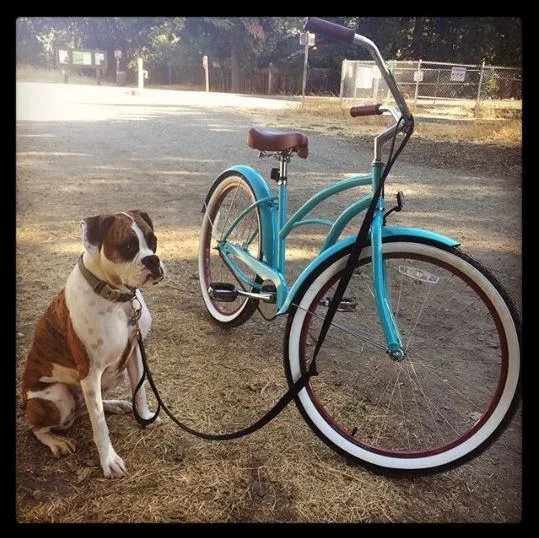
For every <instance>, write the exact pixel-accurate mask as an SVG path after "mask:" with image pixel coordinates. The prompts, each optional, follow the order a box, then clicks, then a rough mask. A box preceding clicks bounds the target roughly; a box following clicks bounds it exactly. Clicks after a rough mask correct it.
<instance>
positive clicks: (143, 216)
mask: <svg viewBox="0 0 539 538" xmlns="http://www.w3.org/2000/svg"><path fill="white" fill-rule="evenodd" d="M128 213H135V214H136V215H138V216H139V217H140V218H141V219H142V220H143V221H145V222H146V223H147V224H148V226H149V227H150V228H151V229H152V232H153V222H152V219H151V218H150V215H148V213H146V211H141V210H140V209H131V210H130V211H128Z"/></svg>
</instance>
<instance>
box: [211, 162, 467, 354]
mask: <svg viewBox="0 0 539 538" xmlns="http://www.w3.org/2000/svg"><path fill="white" fill-rule="evenodd" d="M382 170H383V163H373V166H372V169H371V171H370V173H367V174H359V175H355V176H353V177H350V178H346V179H343V180H340V181H337V182H335V183H332V184H330V185H329V186H327V187H325V188H324V189H322V190H320V191H319V192H317V193H315V194H314V195H313V196H312V197H311V198H309V199H308V200H307V201H306V202H305V203H304V204H303V205H302V206H301V207H300V208H299V209H297V211H296V212H295V213H294V214H293V215H292V216H291V217H290V218H288V219H287V186H286V183H282V184H281V185H279V190H278V193H277V194H273V193H272V192H271V191H270V189H269V187H268V184H267V182H266V180H265V179H264V178H263V177H262V176H261V175H260V174H259V173H258V172H257V171H256V170H254V169H253V168H250V167H248V166H234V167H231V168H229V169H227V170H225V172H223V175H224V174H227V173H229V172H231V171H235V172H239V173H241V174H242V175H243V176H244V177H245V179H246V180H247V181H248V182H249V184H250V185H251V187H252V188H253V191H254V192H255V193H256V196H257V200H256V202H254V203H253V204H251V205H250V206H248V207H247V208H246V209H245V210H244V211H243V212H242V213H241V214H240V215H238V217H237V218H236V219H235V220H234V221H233V222H231V223H230V224H229V226H228V227H227V228H226V230H225V231H224V232H223V235H222V237H221V239H220V241H219V245H218V249H219V252H220V254H221V256H222V258H223V260H224V261H225V263H226V264H227V265H228V266H229V268H230V270H231V271H233V272H234V274H236V276H237V277H238V278H239V279H240V280H241V281H243V282H244V283H245V284H247V285H248V286H250V287H253V288H255V289H256V288H258V289H259V288H260V284H259V283H257V282H255V281H254V280H252V279H250V278H249V277H247V275H245V274H244V272H243V271H242V270H240V268H239V267H238V265H237V263H236V261H235V260H239V261H241V262H242V263H243V264H244V265H245V266H247V267H248V268H249V269H250V270H252V271H253V272H254V273H256V274H257V275H259V276H260V277H261V278H262V279H263V280H270V281H272V282H273V283H274V284H275V288H276V297H275V301H276V307H277V313H276V315H277V316H279V315H283V314H286V313H287V312H288V310H289V308H290V306H291V304H292V302H293V298H294V295H295V294H296V292H297V290H298V289H299V287H300V286H301V284H302V283H303V281H304V280H305V279H306V278H307V277H308V275H309V274H310V273H311V272H312V271H314V270H315V269H316V267H318V266H319V265H320V264H321V263H322V262H323V261H324V260H325V259H327V257H329V256H330V255H333V254H334V253H335V252H337V251H339V250H341V249H343V248H348V247H349V246H350V245H351V244H352V243H353V241H355V237H354V236H351V237H347V238H345V239H342V240H340V241H339V237H340V235H341V233H342V231H343V230H344V228H345V227H346V225H347V224H348V223H349V222H350V221H351V220H352V219H353V218H354V217H356V216H357V215H359V214H360V213H362V212H363V211H365V210H366V209H367V207H368V206H369V204H370V202H371V200H372V193H369V194H367V195H365V196H363V197H361V198H360V199H359V200H357V201H355V202H353V203H352V204H350V205H349V206H348V207H346V208H345V209H344V210H343V211H342V212H341V214H340V215H339V216H338V217H337V218H336V219H335V220H334V221H331V220H327V219H320V218H308V215H309V213H310V212H311V211H312V210H313V209H314V208H315V207H317V206H319V205H320V204H321V203H322V202H324V201H325V200H327V199H328V198H331V197H332V196H334V195H336V194H338V193H341V192H344V191H346V190H349V189H352V188H355V187H359V186H364V185H369V184H370V185H372V191H373V192H374V190H375V189H376V187H377V185H378V181H379V178H380V176H381V173H382ZM220 177H221V176H220ZM217 181H219V178H217V180H216V182H217ZM210 192H211V191H210ZM208 196H209V195H208ZM256 208H258V209H259V210H260V218H261V227H262V259H257V258H255V257H254V256H252V255H251V254H249V252H248V251H247V248H246V246H247V245H245V244H244V245H242V246H240V245H237V244H233V243H229V242H227V238H228V236H229V235H230V233H231V232H232V230H233V229H234V228H235V227H236V226H237V225H238V223H239V222H241V220H243V219H245V218H246V217H247V216H248V215H249V214H250V213H251V212H252V211H254V210H255V209H256ZM383 217H384V199H383V197H381V198H380V199H379V201H378V204H377V208H376V211H375V215H374V219H373V222H372V225H371V230H370V242H371V247H372V259H373V264H372V267H373V274H372V281H373V284H374V290H373V291H374V297H375V301H376V307H377V311H378V313H379V317H380V322H381V325H382V328H383V331H384V335H385V337H386V343H387V346H388V349H390V350H393V349H396V348H398V347H399V346H401V340H400V334H399V331H398V327H397V323H396V321H395V319H394V317H393V314H392V312H391V308H390V306H389V305H390V300H389V297H388V293H387V286H386V275H385V267H384V263H383V261H382V242H383V240H384V239H385V238H386V237H397V236H407V237H417V238H419V239H423V240H428V241H433V242H439V243H443V244H445V245H447V246H456V245H458V242H457V241H455V240H453V239H450V238H448V237H445V236H442V235H440V234H437V233H434V232H430V231H427V230H421V229H417V228H401V227H387V226H385V225H384V222H383V221H384V218H383ZM309 224H310V225H322V226H326V227H327V228H328V229H329V231H328V234H327V236H326V239H325V241H324V243H323V244H322V246H321V248H320V251H319V253H318V255H317V257H316V258H315V259H314V260H313V261H312V262H311V263H310V264H309V265H308V266H307V267H306V268H305V269H304V270H303V272H302V273H301V274H300V275H299V277H298V278H297V279H296V281H295V282H294V283H293V285H292V287H291V288H289V287H288V283H287V281H286V276H285V275H286V256H285V254H286V239H287V237H288V236H289V234H290V233H291V232H292V230H294V229H296V228H298V227H299V226H304V225H309ZM253 239H254V237H251V238H250V240H253Z"/></svg>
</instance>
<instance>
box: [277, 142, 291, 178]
mask: <svg viewBox="0 0 539 538" xmlns="http://www.w3.org/2000/svg"><path fill="white" fill-rule="evenodd" d="M289 162H290V150H284V151H280V152H279V180H278V182H277V184H278V185H280V184H281V183H284V184H285V185H286V181H287V179H288V163H289Z"/></svg>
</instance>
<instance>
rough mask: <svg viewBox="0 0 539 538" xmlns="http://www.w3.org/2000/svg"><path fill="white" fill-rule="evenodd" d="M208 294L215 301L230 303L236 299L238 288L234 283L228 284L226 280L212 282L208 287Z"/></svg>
mask: <svg viewBox="0 0 539 538" xmlns="http://www.w3.org/2000/svg"><path fill="white" fill-rule="evenodd" d="M208 294H209V296H210V297H211V298H212V299H215V300H216V301H219V302H222V303H231V302H233V301H235V300H236V297H237V296H238V290H237V289H236V286H234V284H228V283H227V282H212V283H211V284H210V285H209V287H208Z"/></svg>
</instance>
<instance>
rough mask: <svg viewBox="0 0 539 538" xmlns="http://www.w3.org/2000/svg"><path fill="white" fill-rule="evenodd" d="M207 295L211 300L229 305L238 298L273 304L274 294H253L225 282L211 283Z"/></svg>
mask: <svg viewBox="0 0 539 538" xmlns="http://www.w3.org/2000/svg"><path fill="white" fill-rule="evenodd" d="M208 294H209V296H210V297H211V298H212V299H215V300H216V301H220V302H222V303H231V302H232V301H235V300H236V298H237V297H238V296H242V297H249V298H251V299H257V300H259V301H264V302H266V303H272V302H275V293H271V292H260V293H255V292H252V291H245V290H239V289H237V288H236V286H234V284H228V283H227V282H212V283H211V284H210V286H209V287H208Z"/></svg>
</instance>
